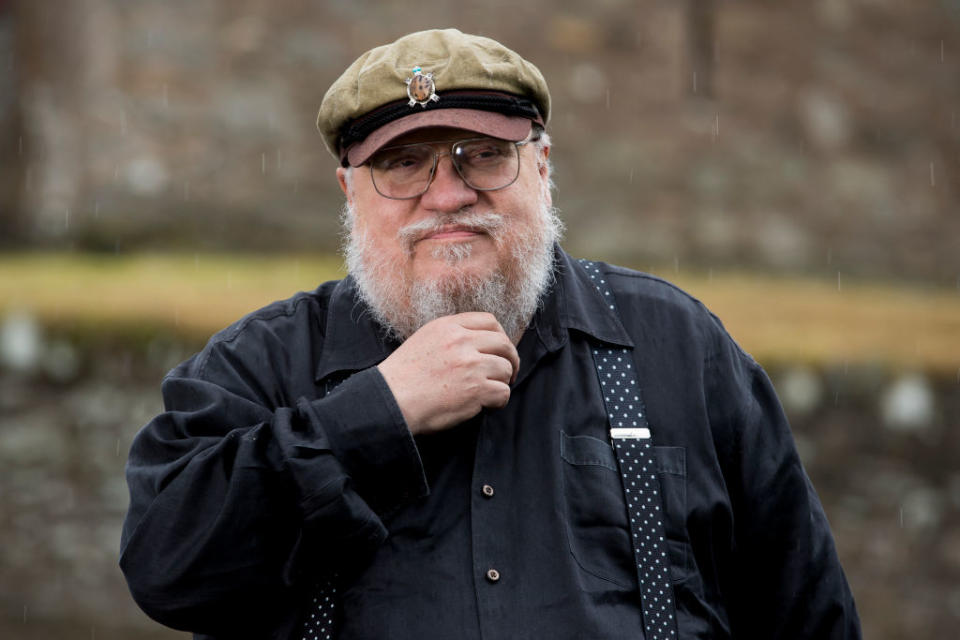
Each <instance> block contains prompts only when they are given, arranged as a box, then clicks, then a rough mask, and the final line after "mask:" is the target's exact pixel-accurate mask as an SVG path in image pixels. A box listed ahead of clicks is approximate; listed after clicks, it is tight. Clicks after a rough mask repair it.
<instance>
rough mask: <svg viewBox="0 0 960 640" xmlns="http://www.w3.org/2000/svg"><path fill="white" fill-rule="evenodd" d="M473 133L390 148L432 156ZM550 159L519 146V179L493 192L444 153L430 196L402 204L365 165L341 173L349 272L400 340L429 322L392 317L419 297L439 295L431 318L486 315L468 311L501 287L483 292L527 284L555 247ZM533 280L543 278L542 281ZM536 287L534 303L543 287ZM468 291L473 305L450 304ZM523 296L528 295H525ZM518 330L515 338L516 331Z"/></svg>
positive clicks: (435, 132)
mask: <svg viewBox="0 0 960 640" xmlns="http://www.w3.org/2000/svg"><path fill="white" fill-rule="evenodd" d="M475 137H477V134H475V133H472V132H468V131H462V130H456V129H445V128H433V129H425V130H421V131H417V132H413V133H411V134H408V135H406V136H403V137H401V138H398V139H396V140H394V141H392V142H391V143H390V144H391V146H393V145H400V144H408V143H413V142H431V143H432V142H436V143H437V145H436V147H435V148H436V149H437V150H438V151H449V149H450V144H451V143H452V142H454V141H456V140H462V139H465V138H475ZM548 153H549V148H548V147H547V148H545V149H544V150H543V152H542V153H541V152H540V151H538V150H537V149H536V148H535V146H534V145H533V144H527V145H523V146H521V147H520V173H519V175H518V177H517V180H516V181H515V182H514V183H513V184H511V185H510V186H508V187H505V188H504V189H499V190H497V191H478V190H475V189H472V188H471V187H469V186H468V185H467V184H466V183H465V182H464V181H463V179H462V178H461V177H460V175H459V174H458V173H457V171H456V169H455V168H454V167H453V165H452V163H451V161H450V157H449V155H444V156H441V157H440V160H439V162H438V164H437V169H436V174H435V176H434V179H433V182H432V183H431V184H430V186H429V188H428V189H427V191H426V192H424V193H423V194H422V195H420V196H418V197H415V198H412V199H409V200H391V199H389V198H385V197H384V196H382V195H380V194H379V193H378V192H377V191H376V189H375V188H374V185H373V182H372V181H371V179H370V170H369V167H367V166H363V167H358V168H356V169H354V170H353V172H352V173H353V175H352V176H351V180H350V183H349V184H348V181H347V174H346V171H345V170H344V169H338V171H337V177H338V179H339V182H340V186H341V188H342V189H343V191H344V193H345V195H346V197H347V207H348V210H349V213H350V215H348V219H347V221H346V222H347V224H348V232H349V236H350V237H349V245H348V247H347V262H348V267H349V268H350V270H351V273H353V274H354V277H355V278H356V279H357V281H358V283H359V284H360V287H361V294H362V295H364V296H365V297H366V298H367V302H368V303H371V307H373V308H374V312H375V313H378V312H379V313H378V315H379V316H381V320H382V321H383V320H385V321H386V323H387V324H388V326H389V327H390V328H392V329H393V330H394V333H395V334H396V335H397V337H400V338H405V337H406V336H407V335H409V334H410V333H412V331H413V330H415V329H416V328H418V326H415V325H417V324H418V323H419V324H422V322H423V321H429V320H430V319H432V318H430V317H426V316H429V315H431V313H430V312H427V313H425V314H424V313H417V314H414V315H416V316H418V318H417V319H416V320H410V321H398V320H397V318H399V317H401V316H403V315H404V314H405V313H407V311H409V307H411V306H413V305H415V304H420V298H423V297H424V296H427V297H429V296H440V297H441V298H444V300H442V301H441V302H444V304H440V306H439V307H438V311H436V313H435V314H433V315H437V314H438V315H446V313H443V311H447V312H459V311H466V310H490V309H483V308H470V307H477V306H490V305H489V303H477V301H476V299H475V298H476V292H477V290H479V289H484V288H490V287H494V288H499V289H500V290H501V292H500V293H499V294H496V293H490V292H488V293H487V294H484V296H485V297H489V296H490V295H493V296H494V297H496V296H498V295H499V297H501V298H502V297H504V296H506V297H509V296H510V295H513V293H515V292H517V291H518V290H519V289H521V288H527V289H530V288H531V286H533V285H530V284H529V283H524V282H523V280H524V277H525V275H526V272H528V271H530V270H531V268H534V267H535V266H536V265H534V264H533V262H536V261H539V262H541V263H542V262H543V259H544V256H543V255H542V254H543V253H544V251H545V250H544V247H545V246H546V247H547V250H548V251H549V252H550V256H551V257H552V245H553V242H554V240H556V239H557V235H558V233H559V229H558V228H557V227H558V224H559V223H558V222H557V221H556V219H555V217H553V213H552V208H551V201H550V192H549V188H548V184H549V173H548V172H549V168H548V165H547V163H546V158H547V154H548ZM534 254H536V255H534ZM534 270H537V271H543V268H542V267H538V268H536V269H534ZM536 277H537V279H539V280H543V279H544V278H545V277H546V276H543V274H537V276H536ZM538 288H539V290H538V291H537V292H536V297H537V298H539V293H540V292H541V291H542V288H543V284H542V283H540V284H539V285H538ZM364 289H366V290H367V291H365V290H364ZM368 294H369V295H368ZM465 294H469V295H467V298H471V297H472V298H473V299H474V300H473V301H472V302H471V301H470V300H463V301H461V302H460V303H456V302H454V303H452V304H451V299H454V300H455V299H458V297H459V298H462V297H463V295H465ZM488 294H489V295H488ZM525 295H526V296H527V297H530V293H529V292H527V293H526V294H525ZM494 306H495V305H494ZM526 306H528V307H529V306H530V305H529V303H528V304H527V305H526ZM533 306H534V308H535V303H534V305H533ZM377 307H380V309H378V308H377ZM491 312H493V311H492V310H491ZM524 313H527V315H528V317H526V318H525V319H522V320H520V319H514V320H509V321H508V322H510V323H512V324H517V323H520V324H523V326H524V327H525V322H526V321H527V320H529V314H532V309H530V310H528V311H524ZM495 315H497V314H496V313H495ZM498 317H499V316H498ZM503 322H504V319H501V324H503ZM504 328H505V329H507V327H506V326H505V327H504ZM513 330H514V331H517V327H513ZM519 331H520V332H521V333H522V327H521V328H520V329H519Z"/></svg>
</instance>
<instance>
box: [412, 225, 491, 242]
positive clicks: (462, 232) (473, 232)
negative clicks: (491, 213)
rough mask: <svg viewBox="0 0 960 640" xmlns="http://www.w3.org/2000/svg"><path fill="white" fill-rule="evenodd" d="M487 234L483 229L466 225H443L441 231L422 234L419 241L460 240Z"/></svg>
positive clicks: (436, 230) (435, 230)
mask: <svg viewBox="0 0 960 640" xmlns="http://www.w3.org/2000/svg"><path fill="white" fill-rule="evenodd" d="M483 233H486V231H484V230H483V229H479V228H477V227H471V226H465V225H456V224H452V225H443V226H441V227H440V228H439V229H434V230H431V231H428V232H426V233H424V234H422V235H421V236H420V237H419V238H417V241H420V240H459V239H464V238H472V237H474V236H478V235H480V234H483Z"/></svg>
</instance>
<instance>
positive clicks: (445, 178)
mask: <svg viewBox="0 0 960 640" xmlns="http://www.w3.org/2000/svg"><path fill="white" fill-rule="evenodd" d="M477 197H478V196H477V191H476V190H475V189H471V188H470V187H469V186H468V185H467V183H466V182H464V181H463V178H461V177H460V174H459V173H457V169H456V167H454V166H453V161H452V160H451V159H450V154H449V153H446V154H444V155H442V156H440V157H439V158H438V159H437V169H436V171H434V174H433V181H432V182H431V183H430V186H429V187H427V190H426V191H425V192H424V193H423V195H421V196H420V204H421V205H423V206H424V207H425V208H427V209H430V210H431V211H442V212H445V213H452V212H456V211H459V210H460V209H462V208H464V207H468V206H470V205H472V204H475V203H476V202H477Z"/></svg>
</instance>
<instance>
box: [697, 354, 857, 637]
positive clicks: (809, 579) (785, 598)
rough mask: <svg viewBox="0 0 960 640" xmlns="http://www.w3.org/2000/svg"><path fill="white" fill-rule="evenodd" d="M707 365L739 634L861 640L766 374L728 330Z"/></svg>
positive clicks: (733, 617) (820, 514)
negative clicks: (729, 516) (728, 511)
mask: <svg viewBox="0 0 960 640" xmlns="http://www.w3.org/2000/svg"><path fill="white" fill-rule="evenodd" d="M708 370H709V371H710V372H711V381H710V384H709V386H708V389H711V396H712V397H711V399H710V406H711V407H716V408H718V409H717V410H716V415H714V416H711V422H713V424H714V431H715V438H716V440H717V448H718V451H720V452H721V461H722V464H723V467H724V468H723V473H724V478H725V480H726V482H727V490H728V492H729V495H730V501H731V506H732V508H733V518H734V522H733V524H734V549H733V550H732V551H733V553H732V555H731V558H730V566H728V567H726V568H725V571H724V574H725V578H724V591H725V593H726V595H727V600H728V604H729V612H730V624H731V630H732V632H733V636H734V637H736V638H758V639H759V638H764V639H769V638H777V639H788V638H790V639H794V638H795V639H798V640H799V639H801V638H802V639H817V640H821V639H855V638H856V639H859V638H860V624H859V619H858V617H857V612H856V608H855V606H854V602H853V596H852V594H851V592H850V588H849V586H848V585H847V581H846V578H845V576H844V574H843V569H842V568H841V566H840V561H839V559H838V558H837V553H836V549H835V547H834V542H833V537H832V535H831V533H830V526H829V524H828V522H827V518H826V515H825V514H824V511H823V507H822V506H821V504H820V500H819V498H818V497H817V494H816V492H815V491H814V488H813V485H812V484H811V483H810V480H809V478H808V477H807V475H806V472H805V471H804V469H803V466H802V464H801V462H800V459H799V456H798V455H797V451H796V447H795V445H794V442H793V438H792V436H791V434H790V428H789V425H788V424H787V420H786V418H785V417H784V414H783V410H782V409H781V407H780V403H779V401H778V399H777V397H776V394H775V392H774V390H773V387H772V385H771V384H770V381H769V379H768V378H767V376H766V374H765V373H764V372H763V370H762V369H761V368H760V367H759V365H757V363H756V362H754V361H753V360H752V359H751V358H750V357H749V356H747V355H746V354H744V353H743V352H742V351H740V349H739V348H738V347H737V346H736V345H735V344H733V342H732V340H730V339H729V338H728V337H727V338H726V340H725V344H724V346H723V347H722V351H721V356H719V357H717V358H715V359H713V360H712V361H711V362H710V363H708Z"/></svg>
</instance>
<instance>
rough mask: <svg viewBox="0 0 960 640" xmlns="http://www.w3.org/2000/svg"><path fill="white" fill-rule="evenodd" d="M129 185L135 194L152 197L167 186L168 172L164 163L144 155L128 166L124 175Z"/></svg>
mask: <svg viewBox="0 0 960 640" xmlns="http://www.w3.org/2000/svg"><path fill="white" fill-rule="evenodd" d="M124 175H125V176H126V179H127V185H128V186H129V187H130V190H131V191H133V192H134V193H136V194H138V195H142V196H152V195H156V194H158V193H160V191H162V190H163V188H164V187H166V186H167V180H168V178H167V170H166V169H165V168H164V166H163V163H162V162H161V161H160V160H159V159H158V158H155V157H153V156H148V155H142V156H140V157H138V158H134V159H133V160H132V161H130V163H129V164H128V165H127V168H126V171H125V173H124Z"/></svg>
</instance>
